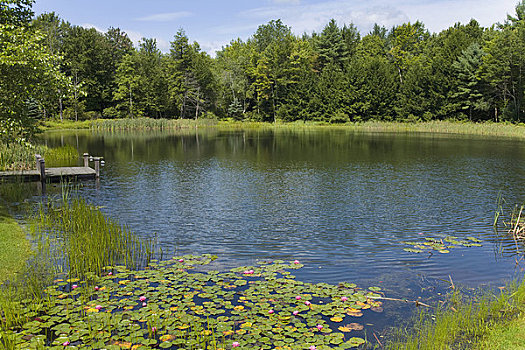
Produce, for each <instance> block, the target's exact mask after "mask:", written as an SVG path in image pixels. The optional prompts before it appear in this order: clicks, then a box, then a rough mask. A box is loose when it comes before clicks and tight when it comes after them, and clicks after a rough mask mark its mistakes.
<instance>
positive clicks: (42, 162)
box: [37, 158, 46, 193]
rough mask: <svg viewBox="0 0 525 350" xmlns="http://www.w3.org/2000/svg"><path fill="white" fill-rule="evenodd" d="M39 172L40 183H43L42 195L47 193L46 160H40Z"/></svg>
mask: <svg viewBox="0 0 525 350" xmlns="http://www.w3.org/2000/svg"><path fill="white" fill-rule="evenodd" d="M37 170H40V182H41V183H42V193H45V192H46V161H45V160H44V158H40V159H39V166H38V168H37Z"/></svg>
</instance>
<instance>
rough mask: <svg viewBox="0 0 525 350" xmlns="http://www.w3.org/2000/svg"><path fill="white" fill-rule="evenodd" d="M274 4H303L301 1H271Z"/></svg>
mask: <svg viewBox="0 0 525 350" xmlns="http://www.w3.org/2000/svg"><path fill="white" fill-rule="evenodd" d="M271 2H273V3H274V4H292V5H298V4H300V3H301V0H271Z"/></svg>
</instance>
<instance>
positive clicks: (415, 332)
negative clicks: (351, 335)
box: [386, 283, 525, 350]
mask: <svg viewBox="0 0 525 350" xmlns="http://www.w3.org/2000/svg"><path fill="white" fill-rule="evenodd" d="M524 315H525V283H520V284H517V283H515V284H511V285H509V286H507V287H506V288H505V290H503V291H502V292H501V293H500V294H497V295H496V294H491V293H486V292H485V293H484V294H483V295H481V296H477V297H468V296H466V295H465V294H462V293H460V292H455V293H453V294H452V296H451V297H450V299H449V300H448V301H447V302H446V303H444V304H443V305H441V306H439V307H438V308H436V309H435V310H434V311H433V312H429V311H427V310H424V311H422V312H421V314H420V315H419V318H418V319H416V320H415V322H414V324H413V325H411V326H410V328H409V329H408V330H404V331H402V330H396V331H395V334H396V335H395V336H394V339H395V340H394V341H392V342H390V343H389V344H387V346H386V348H387V349H391V350H394V349H396V350H401V349H402V350H416V349H417V350H434V349H436V350H437V349H479V350H483V349H486V350H490V349H513V348H512V347H507V345H506V344H511V343H513V342H515V341H516V340H517V339H518V338H514V335H515V334H517V333H519V332H521V331H523V330H525V319H524ZM502 330H505V332H504V333H501V332H502ZM522 334H523V333H522ZM522 337H523V336H522ZM524 344H525V343H521V344H520V346H522V347H517V348H516V349H523V345H524Z"/></svg>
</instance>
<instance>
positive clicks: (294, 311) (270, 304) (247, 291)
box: [9, 255, 382, 349]
mask: <svg viewBox="0 0 525 350" xmlns="http://www.w3.org/2000/svg"><path fill="white" fill-rule="evenodd" d="M179 259H184V262H179ZM214 259H215V257H214V256H212V255H202V256H191V255H185V256H184V257H174V258H173V259H171V260H167V261H156V260H155V261H152V262H151V263H150V265H149V266H148V268H146V269H144V270H130V269H127V268H126V267H124V266H112V267H107V269H106V273H104V274H103V276H102V277H98V278H95V282H96V286H97V287H98V288H93V287H90V285H91V284H90V283H88V282H87V281H86V280H80V279H66V278H58V279H56V280H55V281H54V283H53V284H52V285H51V286H49V287H48V288H46V289H45V292H46V295H47V296H49V298H48V299H47V300H46V301H45V303H44V304H43V307H42V310H40V312H39V313H38V314H34V313H33V314H32V317H29V318H28V322H26V323H24V324H23V325H22V326H21V327H18V328H16V327H12V328H11V329H9V331H10V332H11V336H12V337H14V339H15V342H16V345H17V346H19V347H22V348H28V349H36V348H38V346H42V344H45V346H49V347H54V346H62V345H63V344H64V343H66V342H68V344H69V346H75V347H76V348H78V349H93V348H107V349H113V348H114V349H117V348H128V349H129V348H141V349H142V348H143V349H149V348H152V347H155V348H165V349H179V348H184V349H197V348H202V349H217V348H223V349H228V348H234V347H239V348H258V349H273V348H279V349H292V348H293V349H309V348H311V347H312V346H314V347H315V348H316V349H330V348H337V349H348V348H352V347H358V346H360V345H362V344H364V343H365V340H364V339H363V337H362V335H363V328H364V326H363V325H360V324H358V323H356V322H355V321H353V320H354V319H355V318H358V317H361V316H362V315H363V313H364V312H374V311H375V312H381V311H382V308H381V305H382V304H381V301H379V300H377V299H378V298H380V297H381V295H380V294H378V293H379V292H380V289H379V288H377V287H371V288H369V289H368V290H363V289H360V288H358V287H357V286H356V285H355V284H352V283H341V284H340V285H329V284H325V283H318V284H310V283H303V282H300V281H297V280H296V279H295V277H294V276H293V275H291V273H290V272H289V271H288V270H292V269H299V268H301V267H302V266H303V265H302V264H295V263H294V262H293V261H292V262H284V261H280V260H276V261H272V262H264V261H261V262H259V263H258V265H257V266H251V267H246V266H242V267H238V268H234V269H232V270H230V271H226V272H219V271H213V270H211V271H206V272H199V271H198V270H196V269H197V268H198V267H199V266H202V265H206V264H209V263H210V262H211V261H213V260H214ZM247 269H248V270H250V269H253V270H254V274H253V275H245V274H244V273H243V271H245V270H247ZM110 271H111V272H113V273H112V274H111V275H110V274H109V272H110ZM90 277H91V278H93V276H90ZM73 285H77V286H78V287H77V288H75V289H73V288H72V286H73ZM297 293H300V294H301V296H302V298H304V299H308V300H311V302H310V305H305V304H304V303H302V301H300V300H297V299H296V298H295V296H296V295H297ZM343 296H345V297H346V298H347V299H346V300H345V301H342V300H341V298H342V297H343ZM145 300H147V305H143V304H142V301H145ZM25 306H26V302H24V301H22V302H21V310H24V309H25V308H24V307H25ZM269 311H273V312H269ZM354 333H355V334H354Z"/></svg>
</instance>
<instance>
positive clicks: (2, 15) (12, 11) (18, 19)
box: [0, 0, 35, 26]
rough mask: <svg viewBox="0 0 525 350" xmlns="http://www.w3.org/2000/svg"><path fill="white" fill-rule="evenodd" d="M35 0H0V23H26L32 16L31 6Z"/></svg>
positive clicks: (14, 24) (18, 24)
mask: <svg viewBox="0 0 525 350" xmlns="http://www.w3.org/2000/svg"><path fill="white" fill-rule="evenodd" d="M34 2H35V0H2V1H0V24H2V25H13V26H21V25H27V24H28V23H29V22H30V21H31V18H32V17H33V10H32V6H33V3H34Z"/></svg>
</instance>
